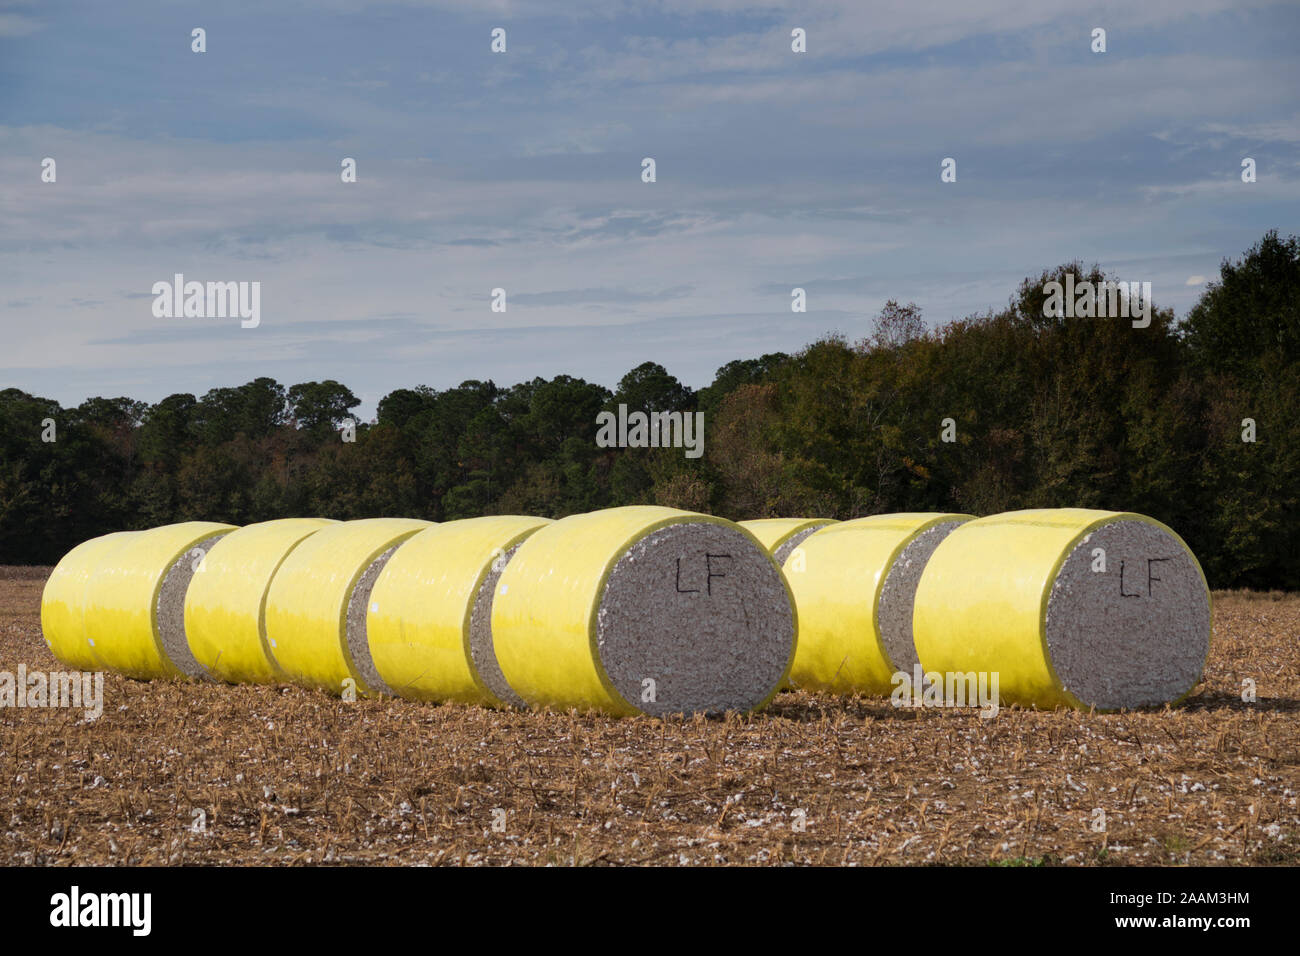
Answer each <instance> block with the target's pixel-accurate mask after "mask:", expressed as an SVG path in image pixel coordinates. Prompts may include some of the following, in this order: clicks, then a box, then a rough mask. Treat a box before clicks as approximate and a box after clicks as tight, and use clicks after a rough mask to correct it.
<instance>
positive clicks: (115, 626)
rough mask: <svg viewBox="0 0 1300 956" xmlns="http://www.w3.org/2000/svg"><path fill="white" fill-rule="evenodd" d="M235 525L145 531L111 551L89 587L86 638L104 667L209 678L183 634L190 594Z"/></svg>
mask: <svg viewBox="0 0 1300 956" xmlns="http://www.w3.org/2000/svg"><path fill="white" fill-rule="evenodd" d="M234 530H235V526H234V525H229V524H218V523H216V522H213V521H185V522H182V523H180V524H171V525H164V526H163V527H161V528H154V529H152V530H150V531H140V532H138V533H136V534H134V535H132V536H131V537H129V538H125V539H123V540H122V542H121V543H120V544H118V545H117V546H116V547H114V548H112V549H111V550H110V551H108V552H106V553H105V554H104V555H103V556H102V557H101V558H100V562H99V571H98V573H96V574H94V575H93V576H92V577H91V579H90V581H89V582H88V583H87V586H86V634H87V642H88V643H89V644H90V649H91V653H92V654H93V656H94V658H95V661H96V662H97V664H98V665H99V666H102V667H106V668H108V669H109V670H112V671H116V672H117V673H119V674H125V675H126V676H127V677H135V678H138V679H141V680H152V679H156V678H181V677H189V678H205V677H206V676H207V672H206V671H204V669H203V668H202V667H201V666H200V665H199V663H198V661H196V660H195V659H194V655H193V654H191V653H190V647H189V642H188V641H187V640H186V637H185V592H186V590H187V589H188V587H189V584H190V581H191V580H192V579H193V577H194V574H195V571H196V570H197V569H198V566H199V564H200V562H201V561H202V560H203V558H204V556H205V555H206V554H207V552H208V549H209V548H211V547H212V546H213V545H214V544H215V543H216V542H217V541H219V540H221V538H222V537H224V536H225V535H226V534H228V533H229V532H231V531H234Z"/></svg>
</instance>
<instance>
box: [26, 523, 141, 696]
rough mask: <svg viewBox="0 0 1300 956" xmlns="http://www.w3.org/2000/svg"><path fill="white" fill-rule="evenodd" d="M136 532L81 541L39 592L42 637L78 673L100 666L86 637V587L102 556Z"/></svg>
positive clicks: (118, 533)
mask: <svg viewBox="0 0 1300 956" xmlns="http://www.w3.org/2000/svg"><path fill="white" fill-rule="evenodd" d="M138 533H139V532H135V531H115V532H113V533H112V534H106V535H101V536H100V537H98V538H91V539H90V540H89V541H83V542H82V543H81V544H79V545H77V546H76V547H75V548H73V549H72V550H71V551H69V552H68V553H67V554H65V555H64V556H63V559H62V560H61V561H59V563H58V564H57V565H55V568H54V570H53V571H52V572H51V573H50V576H49V578H47V579H46V581H45V590H44V591H42V592H41V633H42V635H43V636H44V637H45V643H46V645H47V646H48V647H49V649H50V650H51V651H52V652H53V654H54V656H55V657H57V658H58V659H59V660H61V661H62V662H63V663H65V664H67V665H68V666H70V667H75V668H76V669H77V670H82V671H88V670H94V669H95V668H96V667H98V666H99V662H98V661H96V660H95V655H94V652H93V651H92V650H91V647H90V643H89V641H88V635H87V633H86V587H87V585H89V584H90V580H91V578H93V577H94V576H95V574H96V573H97V572H98V571H99V569H100V566H101V564H102V562H103V560H104V557H105V555H108V554H110V553H111V552H112V551H113V549H114V548H116V547H117V546H118V545H120V544H121V543H122V542H123V541H124V540H126V539H127V538H130V537H131V536H132V535H135V534H138Z"/></svg>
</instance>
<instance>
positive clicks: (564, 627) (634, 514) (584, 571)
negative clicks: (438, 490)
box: [492, 506, 795, 715]
mask: <svg viewBox="0 0 1300 956" xmlns="http://www.w3.org/2000/svg"><path fill="white" fill-rule="evenodd" d="M492 636H493V642H494V646H495V649H496V654H497V660H498V661H499V662H500V665H501V671H502V673H503V674H504V676H505V679H506V681H507V682H508V684H509V686H510V687H511V688H513V689H514V691H515V692H516V693H517V694H518V695H519V696H520V697H521V698H523V700H524V701H526V702H527V703H528V705H529V706H532V707H551V708H557V709H568V708H576V709H579V710H595V711H601V712H604V713H609V714H615V715H631V714H637V713H644V714H652V715H663V714H680V713H705V714H716V713H722V712H724V711H729V710H734V711H749V710H753V709H755V708H758V707H761V706H763V705H764V704H766V703H767V702H768V701H769V700H770V699H771V698H772V696H773V695H774V694H775V693H776V690H777V688H778V687H779V686H780V684H781V683H782V681H783V680H784V679H785V676H786V674H787V673H788V671H789V667H790V660H791V658H792V657H793V654H794V646H795V616H794V606H793V604H792V602H791V599H790V593H789V587H788V585H787V584H786V582H785V578H784V576H783V575H782V574H781V572H780V569H779V568H778V567H777V566H776V562H775V561H773V560H772V557H771V555H770V554H768V553H767V551H766V549H764V548H763V547H762V545H761V544H760V543H759V542H758V540H757V539H756V538H755V537H754V536H753V535H752V534H750V533H749V532H748V531H746V530H745V529H743V528H741V527H739V526H738V525H736V524H733V523H732V522H730V521H727V520H725V519H723V518H715V517H712V516H709V515H702V514H695V513H692V512H689V511H678V510H676V509H674V508H660V507H652V506H638V507H628V508H611V509H609V510H607V511H598V512H594V513H592V514H582V515H573V516H571V517H568V518H564V519H562V520H560V521H557V522H555V523H554V524H551V525H548V526H546V527H544V528H542V529H540V530H539V531H537V532H536V533H535V534H533V535H532V537H530V538H529V539H528V540H527V541H525V542H524V543H523V544H522V545H520V547H519V550H518V552H516V554H515V556H514V558H513V559H511V561H510V563H509V564H508V565H507V566H506V569H505V571H504V572H503V573H502V574H501V579H500V581H499V582H498V584H497V588H496V597H495V599H494V600H493V604H492Z"/></svg>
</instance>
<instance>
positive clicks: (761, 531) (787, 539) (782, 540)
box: [737, 518, 835, 566]
mask: <svg viewBox="0 0 1300 956" xmlns="http://www.w3.org/2000/svg"><path fill="white" fill-rule="evenodd" d="M737 524H739V525H740V526H741V527H742V528H744V529H745V530H746V531H749V532H750V533H752V534H753V535H754V537H756V538H757V539H758V540H759V542H760V543H761V544H762V545H763V547H765V548H767V550H768V551H770V552H772V557H774V558H776V563H777V564H779V565H782V566H784V565H785V562H786V559H787V558H789V557H790V554H791V552H793V551H794V549H795V548H797V547H799V543H800V542H801V541H803V539H804V538H806V537H808V536H809V535H810V534H812V533H813V532H815V531H820V530H821V529H822V528H825V527H827V526H829V525H833V524H835V521H834V520H832V519H830V518H754V519H753V520H751V521H739V522H737Z"/></svg>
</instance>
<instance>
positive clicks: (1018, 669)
mask: <svg viewBox="0 0 1300 956" xmlns="http://www.w3.org/2000/svg"><path fill="white" fill-rule="evenodd" d="M914 623H915V631H916V649H917V652H918V653H919V655H920V659H921V664H922V666H923V667H924V668H925V669H926V670H927V671H930V672H939V673H962V674H965V673H969V672H972V671H973V672H987V673H989V674H992V673H995V672H996V673H997V674H998V684H999V697H1000V699H1001V700H1002V701H1003V702H1005V703H1011V704H1021V705H1024V706H1035V707H1044V708H1046V707H1059V706H1070V707H1078V708H1083V709H1088V708H1096V709H1097V710H1103V711H1108V710H1119V709H1121V708H1129V707H1142V706H1147V705H1159V704H1165V703H1170V702H1174V701H1177V700H1179V699H1181V698H1182V697H1184V696H1186V695H1187V694H1188V693H1189V692H1190V691H1191V690H1192V688H1193V687H1194V686H1195V685H1196V682H1197V681H1198V680H1199V679H1200V676H1201V671H1202V669H1203V668H1204V666H1205V659H1206V657H1207V655H1208V654H1209V651H1210V592H1209V588H1208V587H1207V586H1206V583H1205V575H1204V574H1203V573H1202V572H1201V566H1200V564H1199V563H1198V562H1197V560H1196V557H1195V556H1194V555H1193V554H1192V552H1191V551H1190V550H1188V548H1187V545H1186V544H1184V543H1183V540H1182V539H1181V538H1179V537H1178V535H1177V534H1175V533H1174V532H1173V531H1171V530H1170V529H1169V528H1167V527H1166V526H1165V525H1163V524H1161V523H1160V522H1159V521H1156V520H1154V519H1152V518H1148V517H1146V516H1144V515H1138V514H1131V513H1127V512H1112V511H1092V510H1087V509H1082V508H1062V509H1059V510H1042V511H1013V512H1010V513H1008V514H1000V515H993V516H991V517H988V518H980V519H979V520H977V521H972V522H970V523H968V524H965V525H963V526H962V527H960V528H959V529H957V530H956V531H955V532H953V533H952V534H951V535H949V536H948V538H947V539H946V540H945V541H944V542H943V543H942V544H941V545H940V546H939V548H938V549H937V550H936V551H935V553H934V555H933V557H931V559H930V563H929V565H928V566H927V567H926V569H925V573H924V574H923V575H922V577H921V584H920V586H919V587H918V589H917V595H916V613H915V622H914Z"/></svg>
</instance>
